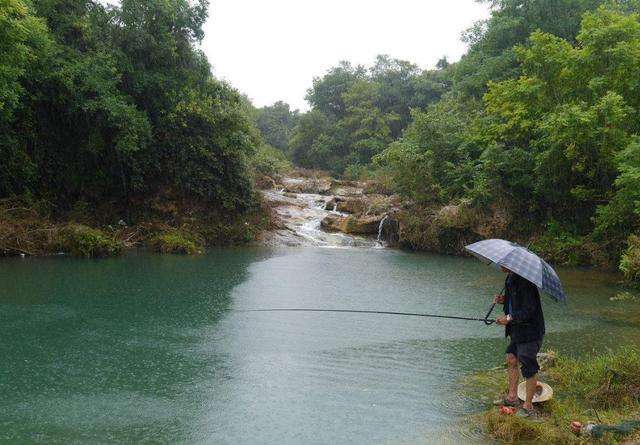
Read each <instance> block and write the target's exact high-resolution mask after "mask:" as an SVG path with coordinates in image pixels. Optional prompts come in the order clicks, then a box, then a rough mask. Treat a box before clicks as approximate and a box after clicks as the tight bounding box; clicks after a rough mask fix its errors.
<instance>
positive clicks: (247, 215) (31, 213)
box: [0, 199, 271, 258]
mask: <svg viewBox="0 0 640 445" xmlns="http://www.w3.org/2000/svg"><path fill="white" fill-rule="evenodd" d="M142 208H144V211H142V210H140V209H142ZM140 209H139V210H138V211H137V212H135V213H134V212H131V211H122V210H116V209H114V208H110V209H104V208H103V209H89V208H86V207H81V206H77V207H76V208H74V209H73V210H71V211H68V212H64V213H61V214H60V213H56V212H54V211H53V210H52V209H51V208H50V206H48V205H47V203H44V202H35V203H34V202H24V201H19V200H3V201H0V256H16V255H22V256H48V255H58V254H65V255H72V256H76V257H85V258H94V257H107V256H116V255H119V254H120V253H121V252H122V251H123V250H125V249H133V248H139V247H147V248H149V249H150V250H152V251H156V252H159V253H183V254H194V253H200V252H202V251H203V250H204V249H205V248H206V247H210V246H226V245H241V244H247V243H250V242H252V241H255V240H256V238H257V237H258V234H259V233H261V232H262V231H264V230H267V229H268V228H269V227H270V224H271V218H270V215H269V209H268V208H266V207H264V206H263V205H261V204H259V205H256V206H254V208H252V209H250V210H248V211H245V212H242V213H240V212H237V213H232V212H224V213H221V212H220V211H219V210H218V209H216V208H213V207H211V206H206V205H203V204H198V203H193V202H190V203H189V202H184V201H180V200H167V199H163V200H160V199H156V200H151V201H150V202H148V203H146V204H145V207H142V206H141V207H140Z"/></svg>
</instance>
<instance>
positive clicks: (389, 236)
mask: <svg viewBox="0 0 640 445" xmlns="http://www.w3.org/2000/svg"><path fill="white" fill-rule="evenodd" d="M378 241H382V242H384V243H386V245H387V246H397V245H398V244H399V243H400V221H398V219H397V218H396V217H395V215H394V214H390V215H387V216H386V217H385V218H383V219H382V221H380V225H379V226H378Z"/></svg>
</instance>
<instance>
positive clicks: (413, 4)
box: [202, 0, 489, 109]
mask: <svg viewBox="0 0 640 445" xmlns="http://www.w3.org/2000/svg"><path fill="white" fill-rule="evenodd" d="M488 15H489V12H488V7H487V5H485V4H478V3H476V2H475V1H474V0H449V1H446V0H437V1H436V0H322V1H320V0H212V1H211V6H210V10H209V20H208V22H207V24H206V25H205V39H204V41H203V45H202V47H203V49H204V51H205V53H206V54H207V57H208V58H209V61H210V62H211V64H212V65H213V71H214V74H215V75H216V76H217V77H218V78H223V79H226V80H228V81H229V82H230V83H231V84H232V85H233V86H235V87H236V88H238V89H239V90H240V91H241V92H243V93H245V94H247V95H248V96H249V97H250V98H251V99H252V100H253V102H254V104H255V105H256V106H263V105H270V104H272V103H273V102H276V101H278V100H284V101H285V102H288V103H289V104H291V105H292V106H293V108H300V109H306V108H307V104H306V102H305V100H304V96H305V92H306V90H307V88H309V87H310V86H311V82H312V80H313V77H314V76H320V75H322V74H323V73H324V72H325V71H326V70H327V69H328V68H330V67H331V66H334V65H336V64H337V63H338V62H339V61H340V60H350V61H351V62H353V63H355V64H358V63H360V64H365V65H370V64H371V63H373V61H374V59H375V56H376V55H377V54H389V55H391V56H392V57H396V58H400V59H405V60H409V61H411V62H414V63H417V64H418V65H420V66H421V67H423V68H431V67H433V66H434V65H435V63H436V62H437V61H438V59H440V58H441V57H442V56H447V58H448V59H449V61H455V60H458V59H459V58H460V56H461V55H462V54H463V53H464V51H465V45H464V43H463V42H461V40H460V33H461V32H462V31H463V30H465V29H466V28H468V27H469V26H470V25H471V24H473V22H474V21H476V20H480V19H484V18H486V17H488Z"/></svg>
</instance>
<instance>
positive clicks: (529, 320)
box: [504, 273, 545, 343]
mask: <svg viewBox="0 0 640 445" xmlns="http://www.w3.org/2000/svg"><path fill="white" fill-rule="evenodd" d="M504 313H505V315H506V314H509V313H510V314H511V317H512V321H511V323H509V324H508V325H507V326H506V329H505V336H511V341H512V342H514V343H527V342H530V341H540V340H542V337H543V336H544V332H545V328H544V316H543V315H542V305H541V304H540V293H539V292H538V287H537V286H536V285H535V284H533V283H532V282H531V281H529V280H526V279H524V278H522V277H521V276H520V275H517V274H515V273H510V274H509V275H507V279H506V280H505V299H504Z"/></svg>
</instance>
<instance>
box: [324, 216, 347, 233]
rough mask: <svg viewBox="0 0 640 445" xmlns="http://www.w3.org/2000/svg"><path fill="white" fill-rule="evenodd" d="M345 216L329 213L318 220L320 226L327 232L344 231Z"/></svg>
mask: <svg viewBox="0 0 640 445" xmlns="http://www.w3.org/2000/svg"><path fill="white" fill-rule="evenodd" d="M346 221H347V217H346V216H342V215H337V214H335V213H330V214H328V215H327V216H325V217H324V218H323V219H322V221H320V227H322V228H323V229H324V230H327V231H329V232H344V231H345V228H346Z"/></svg>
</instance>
